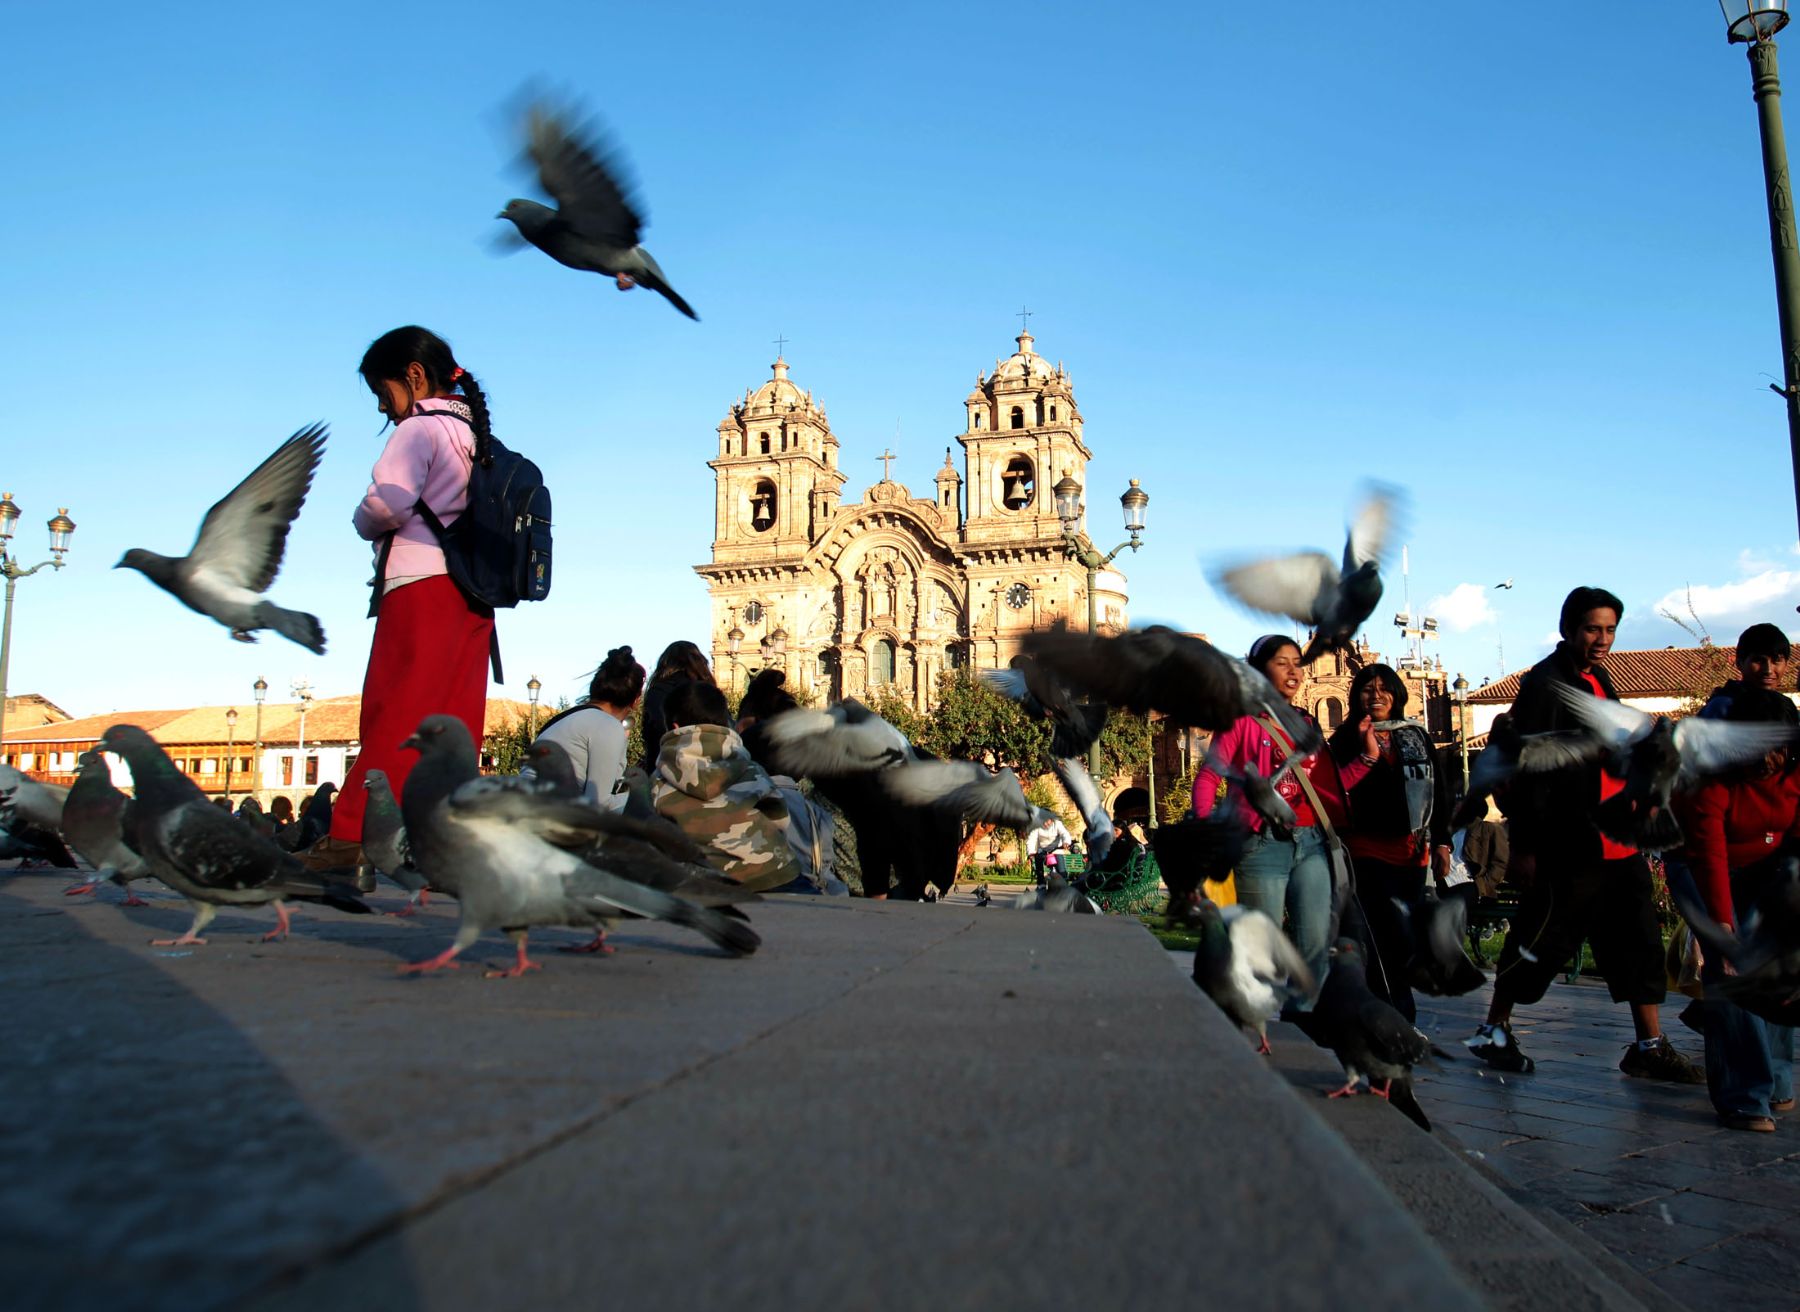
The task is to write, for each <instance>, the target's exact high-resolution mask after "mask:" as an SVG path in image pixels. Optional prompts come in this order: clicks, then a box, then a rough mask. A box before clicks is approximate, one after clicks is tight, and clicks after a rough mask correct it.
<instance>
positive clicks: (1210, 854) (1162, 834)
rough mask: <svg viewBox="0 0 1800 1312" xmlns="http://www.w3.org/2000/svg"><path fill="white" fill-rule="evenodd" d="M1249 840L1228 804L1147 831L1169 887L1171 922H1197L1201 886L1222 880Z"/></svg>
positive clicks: (1246, 827)
mask: <svg viewBox="0 0 1800 1312" xmlns="http://www.w3.org/2000/svg"><path fill="white" fill-rule="evenodd" d="M1250 838H1251V834H1250V830H1249V828H1248V826H1246V825H1245V824H1244V823H1243V821H1242V820H1240V819H1239V818H1238V816H1237V814H1236V809H1235V808H1233V807H1228V806H1221V807H1217V808H1215V809H1214V811H1213V812H1212V814H1211V815H1208V816H1204V817H1202V816H1189V817H1187V818H1186V819H1184V820H1179V821H1177V822H1176V823H1174V824H1172V825H1158V826H1157V827H1156V828H1155V829H1152V830H1151V831H1150V850H1151V851H1152V852H1153V853H1155V855H1156V866H1157V869H1158V870H1160V871H1161V872H1162V878H1163V884H1164V885H1165V886H1166V887H1167V888H1168V890H1169V909H1168V919H1169V921H1170V923H1172V924H1181V923H1184V922H1193V921H1195V920H1197V918H1198V915H1199V912H1200V910H1201V903H1202V902H1203V901H1204V900H1205V899H1204V898H1203V896H1202V894H1201V891H1200V886H1201V884H1202V883H1204V882H1212V883H1217V882H1219V881H1220V880H1222V879H1224V878H1225V876H1226V875H1227V874H1228V873H1230V872H1231V870H1232V869H1233V868H1234V867H1235V866H1236V865H1237V863H1238V859H1239V858H1240V857H1242V856H1243V854H1244V849H1245V848H1246V847H1247V846H1248V845H1249V843H1250Z"/></svg>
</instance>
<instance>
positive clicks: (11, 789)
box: [0, 762, 75, 870]
mask: <svg viewBox="0 0 1800 1312" xmlns="http://www.w3.org/2000/svg"><path fill="white" fill-rule="evenodd" d="M68 796H69V790H68V789H67V788H64V787H62V786H61V785H60V784H42V783H39V782H38V781H37V780H36V779H33V778H32V777H31V776H30V775H28V774H25V773H23V772H22V771H20V770H18V769H15V768H14V767H13V766H10V765H7V764H5V763H4V762H0V836H3V840H0V851H3V852H4V856H3V857H0V859H11V858H12V857H15V856H16V857H23V858H24V859H26V860H28V861H48V862H49V863H50V864H51V865H53V866H56V867H58V868H60V869H63V870H72V869H74V868H75V856H74V854H73V853H72V852H70V851H69V848H68V845H67V844H66V843H65V842H64V841H63V832H62V811H63V804H64V802H65V801H66V800H67V798H68Z"/></svg>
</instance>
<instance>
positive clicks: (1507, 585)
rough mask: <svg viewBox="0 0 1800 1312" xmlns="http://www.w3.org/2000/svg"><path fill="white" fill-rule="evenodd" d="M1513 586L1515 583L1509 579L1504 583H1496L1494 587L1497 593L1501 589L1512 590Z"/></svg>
mask: <svg viewBox="0 0 1800 1312" xmlns="http://www.w3.org/2000/svg"><path fill="white" fill-rule="evenodd" d="M1512 585H1513V581H1512V580H1511V579H1510V578H1509V579H1507V580H1506V582H1504V583H1496V584H1495V585H1494V589H1495V590H1496V591H1498V590H1499V589H1501V588H1506V589H1508V590H1510V589H1511V588H1512Z"/></svg>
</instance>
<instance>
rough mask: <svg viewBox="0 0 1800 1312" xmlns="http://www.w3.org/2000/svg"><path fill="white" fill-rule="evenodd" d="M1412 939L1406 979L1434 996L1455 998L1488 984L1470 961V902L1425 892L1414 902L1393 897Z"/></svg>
mask: <svg viewBox="0 0 1800 1312" xmlns="http://www.w3.org/2000/svg"><path fill="white" fill-rule="evenodd" d="M1392 901H1393V904H1394V907H1395V909H1396V910H1397V911H1398V913H1399V916H1400V920H1401V923H1402V924H1404V925H1405V926H1406V929H1407V933H1408V935H1409V936H1410V939H1411V942H1412V961H1411V965H1410V967H1409V968H1408V980H1409V982H1410V983H1411V985H1412V987H1413V988H1415V989H1417V990H1418V991H1419V992H1421V993H1427V994H1430V995H1431V996H1432V997H1434V998H1455V997H1461V996H1462V995H1463V994H1465V993H1471V992H1473V991H1474V990H1476V989H1478V988H1480V987H1481V986H1482V985H1483V984H1485V983H1487V976H1486V975H1484V974H1483V973H1482V972H1481V968H1480V967H1479V966H1477V965H1476V964H1475V963H1474V962H1473V961H1470V960H1469V953H1468V950H1467V948H1466V947H1465V944H1466V943H1467V942H1468V932H1469V904H1468V903H1467V902H1465V901H1463V900H1462V899H1461V898H1460V897H1452V898H1437V897H1434V896H1432V895H1431V894H1430V893H1427V894H1426V895H1425V896H1424V897H1422V898H1420V899H1419V900H1418V901H1417V902H1408V901H1406V899H1404V898H1398V897H1397V898H1394V899H1392Z"/></svg>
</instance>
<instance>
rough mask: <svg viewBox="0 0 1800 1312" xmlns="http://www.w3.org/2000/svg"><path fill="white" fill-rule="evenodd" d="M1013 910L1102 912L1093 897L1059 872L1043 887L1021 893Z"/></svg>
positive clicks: (1082, 913)
mask: <svg viewBox="0 0 1800 1312" xmlns="http://www.w3.org/2000/svg"><path fill="white" fill-rule="evenodd" d="M1013 910H1015V911H1057V912H1064V913H1067V912H1074V913H1076V914H1077V915H1083V916H1097V915H1099V914H1100V908H1099V907H1097V906H1095V905H1094V899H1093V898H1091V897H1089V896H1088V895H1087V894H1086V893H1083V892H1082V891H1081V890H1080V889H1079V888H1077V887H1075V885H1073V884H1071V883H1070V882H1069V881H1068V880H1066V879H1064V878H1063V877H1062V876H1061V875H1058V874H1052V875H1051V876H1050V878H1049V880H1048V882H1047V883H1046V884H1045V886H1044V887H1043V888H1033V889H1029V890H1027V891H1026V892H1024V893H1021V894H1020V895H1019V896H1018V897H1017V898H1015V899H1014V900H1013Z"/></svg>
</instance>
